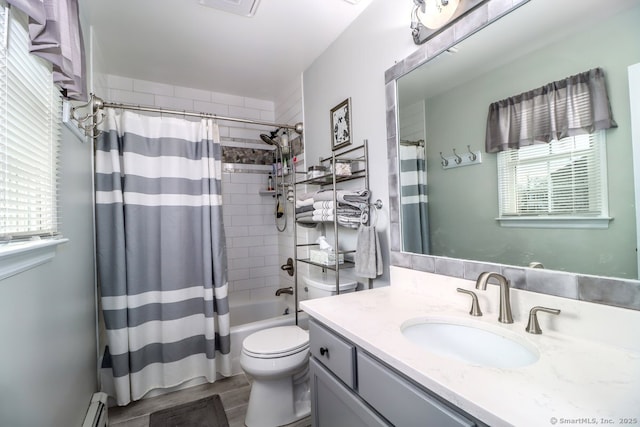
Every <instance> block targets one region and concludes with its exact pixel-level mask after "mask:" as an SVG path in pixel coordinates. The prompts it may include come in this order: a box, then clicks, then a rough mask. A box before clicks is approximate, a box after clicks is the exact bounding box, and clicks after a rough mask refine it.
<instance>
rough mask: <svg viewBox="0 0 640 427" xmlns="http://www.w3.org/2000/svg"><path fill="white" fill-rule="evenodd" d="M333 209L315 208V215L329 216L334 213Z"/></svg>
mask: <svg viewBox="0 0 640 427" xmlns="http://www.w3.org/2000/svg"><path fill="white" fill-rule="evenodd" d="M333 213H334V212H333V209H314V210H313V215H324V216H329V215H333Z"/></svg>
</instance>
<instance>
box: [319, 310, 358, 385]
mask: <svg viewBox="0 0 640 427" xmlns="http://www.w3.org/2000/svg"><path fill="white" fill-rule="evenodd" d="M309 347H310V350H311V355H312V356H313V357H315V358H316V359H317V360H318V361H319V362H320V363H322V364H323V365H324V366H326V367H327V368H329V370H330V371H331V372H333V374H334V375H335V376H336V377H338V378H340V379H341V380H342V381H343V382H344V383H345V384H346V385H347V386H349V387H351V388H354V387H355V369H354V364H355V354H356V349H355V347H354V346H353V345H352V344H349V343H347V342H346V341H344V340H342V339H341V338H339V337H337V336H335V335H334V333H333V332H329V331H328V330H327V329H325V328H323V327H322V326H320V325H319V324H318V323H317V322H314V321H313V320H309Z"/></svg>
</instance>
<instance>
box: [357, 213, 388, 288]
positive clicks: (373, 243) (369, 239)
mask: <svg viewBox="0 0 640 427" xmlns="http://www.w3.org/2000/svg"><path fill="white" fill-rule="evenodd" d="M355 264H356V265H355V273H356V274H357V275H358V276H361V277H366V278H368V279H375V278H376V277H378V276H379V275H381V274H382V253H381V252H380V242H379V241H378V233H377V232H376V228H375V227H374V226H369V225H362V224H361V225H360V227H359V228H358V241H357V243H356V255H355Z"/></svg>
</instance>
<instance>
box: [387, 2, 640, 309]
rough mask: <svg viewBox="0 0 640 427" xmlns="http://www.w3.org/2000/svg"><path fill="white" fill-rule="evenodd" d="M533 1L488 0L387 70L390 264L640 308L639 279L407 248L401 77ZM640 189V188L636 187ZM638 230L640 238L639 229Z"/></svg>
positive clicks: (607, 303) (549, 293)
mask: <svg viewBox="0 0 640 427" xmlns="http://www.w3.org/2000/svg"><path fill="white" fill-rule="evenodd" d="M529 1H531V0H513V1H509V2H505V1H502V0H489V1H487V2H485V3H484V4H482V5H481V6H479V7H478V8H476V9H474V10H473V11H472V12H471V13H469V14H467V15H465V16H464V17H462V18H461V19H460V20H458V21H456V22H454V23H452V24H448V25H447V26H446V27H445V28H444V29H443V30H442V31H441V32H440V33H439V34H438V35H437V36H436V37H434V38H432V39H430V40H428V41H427V42H426V43H425V44H423V45H421V46H420V47H419V48H418V50H417V51H415V52H414V53H413V54H411V55H409V56H408V57H406V58H405V59H403V60H401V61H398V62H397V63H396V64H395V65H394V66H393V67H391V68H389V69H388V70H387V71H386V72H385V97H386V106H385V107H386V122H387V135H386V136H387V159H388V165H387V167H388V171H389V221H390V224H389V229H390V242H389V246H390V251H391V256H390V264H391V265H392V266H396V267H404V268H410V269H413V270H418V271H425V272H429V273H436V274H441V275H445V276H451V277H458V278H463V279H467V280H476V279H477V277H478V275H479V274H480V273H481V272H483V271H495V272H498V273H501V274H503V275H504V276H506V277H507V278H508V279H509V280H510V282H511V286H512V287H513V288H516V289H521V290H526V291H531V292H537V293H543V294H548V295H553V296H559V297H564V298H570V299H576V300H580V301H586V302H592V303H598V304H606V305H612V306H616V307H621V308H628V309H633V310H640V281H638V280H629V279H618V278H610V277H601V276H592V275H585V274H579V273H568V272H563V271H553V270H543V269H535V268H527V267H520V266H512V265H506V264H497V263H486V262H479V261H472V260H464V259H456V258H448V257H442V256H433V255H419V254H413V253H408V252H403V251H402V237H401V236H402V234H401V224H400V218H401V212H400V189H399V185H400V179H399V173H398V151H399V150H398V111H397V82H396V80H397V79H399V78H400V77H402V76H403V75H405V74H407V73H409V72H410V71H412V70H414V69H415V68H417V67H419V66H421V65H423V64H424V63H426V62H428V61H430V60H431V59H433V58H435V57H436V56H438V55H439V54H440V53H442V52H443V51H445V50H447V49H449V48H451V47H452V46H455V45H456V44H458V43H460V42H461V41H462V40H464V39H466V38H467V37H469V36H471V35H473V34H475V33H476V32H478V31H480V30H481V29H483V28H484V27H486V26H488V25H490V24H491V23H493V22H495V21H496V20H498V19H500V18H502V17H503V16H505V15H508V14H509V13H510V12H512V11H514V10H516V9H517V8H519V7H520V6H522V5H524V4H526V3H528V2H529ZM634 169H636V173H637V169H638V165H637V164H636V163H634ZM636 191H638V189H637V188H636ZM638 234H639V237H640V230H638Z"/></svg>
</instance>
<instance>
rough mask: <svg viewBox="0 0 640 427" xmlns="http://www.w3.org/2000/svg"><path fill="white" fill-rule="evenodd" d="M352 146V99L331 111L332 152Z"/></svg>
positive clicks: (346, 100)
mask: <svg viewBox="0 0 640 427" xmlns="http://www.w3.org/2000/svg"><path fill="white" fill-rule="evenodd" d="M349 144H351V98H347V99H345V100H344V101H342V102H341V103H340V104H338V105H336V106H335V107H333V108H332V109H331V150H333V151H335V150H337V149H339V148H342V147H345V146H347V145H349Z"/></svg>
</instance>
